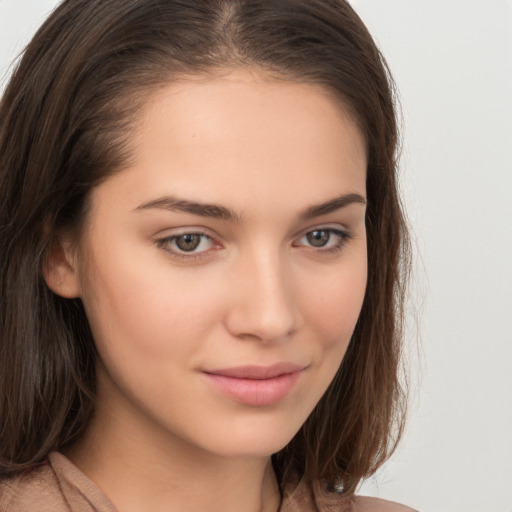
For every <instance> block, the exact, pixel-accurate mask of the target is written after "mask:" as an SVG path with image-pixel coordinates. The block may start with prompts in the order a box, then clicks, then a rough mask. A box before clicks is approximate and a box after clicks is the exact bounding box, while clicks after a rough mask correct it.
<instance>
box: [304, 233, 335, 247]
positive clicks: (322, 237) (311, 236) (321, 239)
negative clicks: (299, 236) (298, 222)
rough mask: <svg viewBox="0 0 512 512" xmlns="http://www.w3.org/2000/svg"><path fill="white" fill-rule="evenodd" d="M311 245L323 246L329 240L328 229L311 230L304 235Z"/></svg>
mask: <svg viewBox="0 0 512 512" xmlns="http://www.w3.org/2000/svg"><path fill="white" fill-rule="evenodd" d="M306 237H307V239H308V242H309V243H310V244H311V245H312V246H313V247H323V246H324V245H325V244H326V243H327V242H328V241H329V237H330V234H329V231H311V233H308V234H307V235H306Z"/></svg>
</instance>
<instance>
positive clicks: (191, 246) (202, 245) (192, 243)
mask: <svg viewBox="0 0 512 512" xmlns="http://www.w3.org/2000/svg"><path fill="white" fill-rule="evenodd" d="M158 245H159V246H160V247H161V248H162V249H164V250H166V251H168V252H170V253H173V255H175V256H178V257H185V258H186V257H187V256H194V255H200V254H201V253H203V252H206V251H208V250H209V249H211V248H212V247H213V246H214V242H213V240H212V238H211V237H209V236H208V235H207V234H205V233H193V232H192V233H181V234H179V235H173V236H169V237H166V238H163V239H161V240H158Z"/></svg>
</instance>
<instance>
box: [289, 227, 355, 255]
mask: <svg viewBox="0 0 512 512" xmlns="http://www.w3.org/2000/svg"><path fill="white" fill-rule="evenodd" d="M349 238H350V235H349V234H348V233H346V232H345V231H341V230H339V229H334V228H322V229H314V230H313V231H308V232H307V233H305V234H304V235H303V236H302V237H300V238H299V240H298V241H297V242H296V244H295V245H297V246H309V247H311V248H314V249H318V250H321V251H336V250H339V249H341V248H342V247H343V245H344V244H345V242H346V241H347V240H348V239H349Z"/></svg>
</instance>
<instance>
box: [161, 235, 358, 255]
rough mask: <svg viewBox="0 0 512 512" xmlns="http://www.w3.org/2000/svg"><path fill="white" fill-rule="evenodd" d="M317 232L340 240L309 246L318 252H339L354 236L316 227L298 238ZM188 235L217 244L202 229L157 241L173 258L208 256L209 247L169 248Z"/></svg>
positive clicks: (297, 245) (296, 245)
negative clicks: (319, 245)
mask: <svg viewBox="0 0 512 512" xmlns="http://www.w3.org/2000/svg"><path fill="white" fill-rule="evenodd" d="M315 232H327V233H329V240H328V242H327V243H330V241H331V240H330V239H331V237H332V236H335V237H338V240H337V241H336V242H335V243H334V244H333V245H332V246H327V247H325V246H323V247H318V248H316V247H314V246H309V248H310V249H312V250H313V251H315V252H316V253H317V254H338V253H339V252H340V251H341V250H342V249H343V247H344V246H345V244H346V243H347V242H348V241H349V240H350V239H351V238H352V236H351V235H350V234H349V233H348V232H346V231H342V230H340V229H335V228H316V229H312V230H310V231H307V232H306V233H304V234H303V235H301V236H300V237H299V238H298V240H302V239H303V238H305V237H307V235H309V234H311V233H315ZM187 235H193V236H200V237H201V239H202V240H204V239H209V240H210V241H211V243H212V245H213V246H215V240H214V239H213V238H212V237H211V236H210V235H208V234H206V233H204V232H202V231H186V232H183V233H180V234H177V235H172V236H168V237H165V238H161V239H159V240H157V241H156V243H157V245H158V247H160V248H161V249H162V250H164V251H166V252H167V253H168V254H169V255H170V256H171V257H172V258H175V259H178V260H182V261H195V260H198V259H200V258H204V257H205V256H206V254H207V253H208V252H209V249H206V250H203V251H200V252H194V251H190V252H186V251H182V250H180V249H179V248H178V249H170V248H169V245H170V244H171V243H174V242H175V241H176V240H177V239H179V238H181V237H183V236H187ZM202 240H201V242H202ZM201 242H200V243H201ZM293 246H294V247H300V246H301V245H300V244H296V243H295V242H294V244H293ZM306 247H308V246H306ZM180 251H181V252H180Z"/></svg>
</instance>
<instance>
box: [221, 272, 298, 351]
mask: <svg viewBox="0 0 512 512" xmlns="http://www.w3.org/2000/svg"><path fill="white" fill-rule="evenodd" d="M280 267H281V266H280V265H271V266H270V265H266V266H264V267H263V268H261V266H260V268H257V267H256V266H252V268H251V269H248V271H247V272H246V273H245V276H243V277H241V278H238V279H236V280H235V285H234V286H235V287H236V292H235V297H234V301H233V305H232V307H231V310H230V311H229V314H228V318H227V327H228V330H229V331H230V332H231V334H232V335H234V336H236V337H238V338H240V339H254V340H258V341H260V342H263V343H275V342H279V341H283V340H285V339H287V338H288V337H289V336H290V335H291V334H293V333H294V332H295V331H296V329H297V328H298V326H299V318H300V315H299V311H298V308H297V304H296V301H295V297H294V294H293V289H292V286H291V282H290V278H289V277H288V276H287V275H286V274H287V273H286V272H285V271H284V269H281V268H280Z"/></svg>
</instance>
